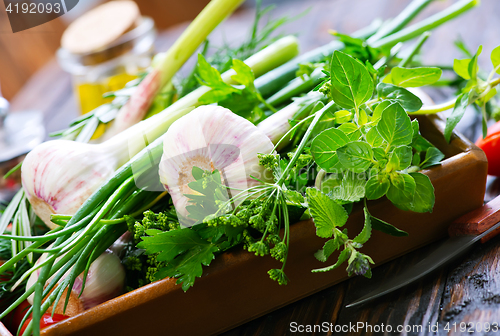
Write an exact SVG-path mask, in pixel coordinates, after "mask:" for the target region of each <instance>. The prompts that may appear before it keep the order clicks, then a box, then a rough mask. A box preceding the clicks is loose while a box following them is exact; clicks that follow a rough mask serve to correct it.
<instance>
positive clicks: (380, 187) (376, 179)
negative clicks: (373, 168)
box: [365, 175, 391, 200]
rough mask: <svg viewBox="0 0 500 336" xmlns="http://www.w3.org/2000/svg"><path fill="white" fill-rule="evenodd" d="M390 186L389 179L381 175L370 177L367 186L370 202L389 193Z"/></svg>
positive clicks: (366, 190)
mask: <svg viewBox="0 0 500 336" xmlns="http://www.w3.org/2000/svg"><path fill="white" fill-rule="evenodd" d="M390 185H391V183H390V182H389V179H387V177H384V176H380V175H375V176H372V177H370V179H369V180H368V182H367V183H366V186H365V192H366V198H368V199H369V200H375V199H379V198H380V197H382V196H384V195H385V194H386V193H387V191H388V190H389V187H390Z"/></svg>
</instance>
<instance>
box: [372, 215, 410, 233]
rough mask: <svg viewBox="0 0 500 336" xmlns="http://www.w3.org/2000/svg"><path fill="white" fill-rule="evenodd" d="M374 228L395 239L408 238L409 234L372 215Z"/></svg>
mask: <svg viewBox="0 0 500 336" xmlns="http://www.w3.org/2000/svg"><path fill="white" fill-rule="evenodd" d="M370 219H371V221H372V228H373V229H375V230H378V231H381V232H383V233H386V234H388V235H391V236H394V237H406V236H408V232H406V231H403V230H400V229H398V228H397V227H395V226H393V225H391V224H389V223H387V222H385V221H383V220H381V219H379V218H376V217H373V216H371V215H370Z"/></svg>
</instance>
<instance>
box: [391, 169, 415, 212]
mask: <svg viewBox="0 0 500 336" xmlns="http://www.w3.org/2000/svg"><path fill="white" fill-rule="evenodd" d="M415 188H416V183H415V180H414V179H413V177H412V176H411V175H409V174H401V173H398V174H396V175H393V176H391V186H390V187H389V190H388V191H387V198H388V199H389V200H390V201H391V202H392V203H393V204H394V205H396V206H397V207H398V208H402V207H406V204H407V203H410V202H411V201H412V200H413V194H414V193H415ZM400 205H401V206H400Z"/></svg>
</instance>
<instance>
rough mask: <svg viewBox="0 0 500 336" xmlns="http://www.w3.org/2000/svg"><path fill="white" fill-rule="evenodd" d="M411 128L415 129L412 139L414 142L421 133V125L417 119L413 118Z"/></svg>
mask: <svg viewBox="0 0 500 336" xmlns="http://www.w3.org/2000/svg"><path fill="white" fill-rule="evenodd" d="M411 128H412V130H413V136H412V138H411V141H412V142H414V141H415V140H417V137H418V135H419V134H420V125H419V124H418V120H417V119H413V120H412V121H411Z"/></svg>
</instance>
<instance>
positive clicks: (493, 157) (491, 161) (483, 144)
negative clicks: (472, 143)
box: [476, 123, 500, 176]
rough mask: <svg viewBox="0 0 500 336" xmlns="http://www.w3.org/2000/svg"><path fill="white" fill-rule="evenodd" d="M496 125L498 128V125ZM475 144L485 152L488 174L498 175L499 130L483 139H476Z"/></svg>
mask: <svg viewBox="0 0 500 336" xmlns="http://www.w3.org/2000/svg"><path fill="white" fill-rule="evenodd" d="M497 124H498V123H497ZM497 124H495V125H493V126H496V125H497ZM493 126H492V127H493ZM498 127H499V128H500V126H498ZM476 145H477V146H478V147H479V148H481V149H482V150H483V151H484V153H485V154H486V158H487V159H488V174H489V175H494V176H500V130H499V131H498V132H496V133H492V134H491V135H488V136H487V137H486V138H484V139H479V140H478V141H476Z"/></svg>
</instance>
